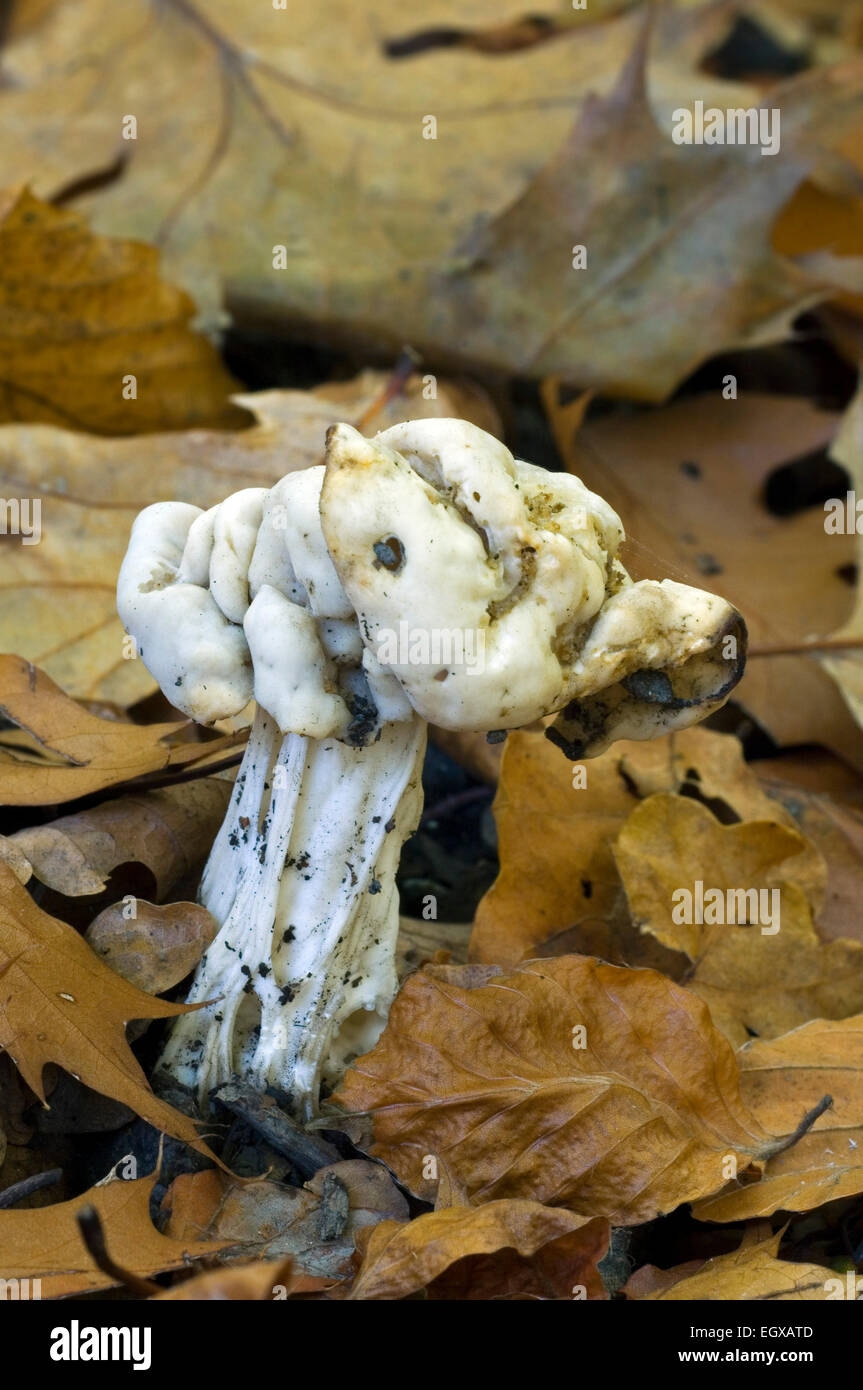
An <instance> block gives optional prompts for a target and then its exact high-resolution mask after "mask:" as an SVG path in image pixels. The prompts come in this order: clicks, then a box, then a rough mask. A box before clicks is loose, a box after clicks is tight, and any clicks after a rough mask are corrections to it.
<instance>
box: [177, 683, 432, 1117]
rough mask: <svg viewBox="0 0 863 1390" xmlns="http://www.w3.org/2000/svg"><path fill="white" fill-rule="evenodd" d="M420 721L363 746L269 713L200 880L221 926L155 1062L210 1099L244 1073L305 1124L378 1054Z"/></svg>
mask: <svg viewBox="0 0 863 1390" xmlns="http://www.w3.org/2000/svg"><path fill="white" fill-rule="evenodd" d="M425 738H426V726H425V723H424V721H423V720H421V719H419V718H418V717H413V718H411V719H408V720H405V721H400V722H393V723H388V724H385V725H384V726H383V728H382V730H381V735H380V738H379V739H378V740H377V741H376V742H375V743H372V744H370V745H369V746H368V747H365V748H353V747H350V746H349V745H347V744H345V743H342V742H340V741H339V740H337V739H335V738H332V739H310V738H304V737H302V736H301V735H298V734H291V733H288V734H285V735H282V734H281V733H280V732H279V729H278V726H277V725H276V723H275V721H274V720H273V719H272V718H271V717H270V716H269V715H268V714H266V713H265V712H264V711H263V710H261V709H259V710H258V712H257V713H256V715H255V720H254V724H253V727H252V733H251V736H250V739H249V743H248V747H247V749H246V754H245V757H244V759H243V762H242V765H241V767H240V771H239V773H238V776H237V781H236V784H235V790H234V795H233V797H232V800H231V805H230V807H229V810H228V813H227V815H226V817H225V821H224V823H223V825H222V828H221V830H220V832H219V835H218V837H217V839H216V842H215V844H214V846H213V851H212V854H211V856H210V860H209V862H208V864H207V868H206V870H205V873H204V878H203V881H202V885H201V901H202V902H203V903H204V904H205V906H206V907H208V908H209V910H210V911H211V912H212V913H213V915H214V916H215V917H216V919H217V921H218V922H219V923H220V931H219V934H218V936H217V937H216V940H215V941H214V942H213V944H212V945H211V946H210V948H209V950H208V951H207V953H206V955H205V957H204V959H203V960H202V962H201V965H200V966H199V968H198V973H197V976H196V978H195V982H194V985H193V987H192V990H191V992H190V994H189V1002H190V1003H200V1002H204V1001H213V1002H211V1003H208V1004H207V1006H206V1007H205V1008H202V1009H200V1010H198V1011H196V1012H194V1013H189V1014H184V1015H182V1016H181V1017H180V1018H178V1019H177V1020H176V1023H175V1025H174V1027H173V1029H172V1032H171V1035H170V1038H169V1041H168V1044H167V1046H166V1048H165V1051H164V1053H163V1055H162V1059H161V1064H160V1065H161V1067H162V1069H163V1070H165V1071H167V1072H169V1073H170V1074H171V1075H172V1076H173V1077H174V1078H175V1079H176V1080H177V1081H179V1082H181V1084H183V1085H184V1086H186V1087H187V1088H189V1089H190V1090H193V1091H194V1092H195V1093H196V1094H197V1097H198V1101H199V1104H201V1105H202V1106H204V1105H205V1104H206V1100H207V1096H208V1093H209V1092H210V1090H211V1089H212V1088H213V1087H214V1086H218V1085H221V1084H223V1083H224V1082H226V1081H228V1080H230V1078H231V1076H232V1075H234V1074H235V1073H237V1072H240V1073H242V1074H243V1075H244V1076H245V1077H246V1078H247V1079H248V1080H250V1081H251V1082H252V1083H253V1084H257V1085H258V1086H259V1087H260V1088H261V1089H265V1088H266V1087H267V1086H277V1087H279V1088H280V1089H282V1090H285V1089H286V1088H288V1087H289V1088H290V1098H291V1103H292V1106H293V1109H294V1112H295V1113H296V1114H297V1115H298V1117H302V1118H304V1119H308V1118H311V1116H313V1115H314V1114H315V1113H316V1110H317V1102H318V1092H319V1088H320V1085H321V1082H330V1081H335V1080H336V1079H337V1078H338V1076H339V1075H340V1074H341V1072H342V1071H343V1069H344V1067H345V1065H346V1063H347V1062H348V1061H349V1060H350V1059H351V1058H352V1057H354V1056H357V1055H359V1054H361V1053H363V1052H365V1051H367V1050H368V1049H369V1048H370V1047H372V1046H373V1045H374V1043H375V1041H376V1040H377V1037H378V1035H379V1033H380V1031H381V1029H382V1028H383V1025H384V1023H385V1021H386V1015H387V1011H388V1009H389V1004H390V1001H391V999H392V998H393V996H394V994H395V992H396V988H397V981H396V973H395V947H396V938H397V935H398V893H397V889H396V870H397V868H398V862H399V856H400V853H401V848H402V844H403V842H404V840H405V839H406V837H407V836H408V835H409V834H410V833H411V832H412V831H413V830H414V829H415V827H416V825H417V823H418V821H419V816H420V812H421V810H422V784H421V773H422V760H423V754H424V751H425Z"/></svg>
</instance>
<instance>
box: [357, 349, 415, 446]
mask: <svg viewBox="0 0 863 1390" xmlns="http://www.w3.org/2000/svg"><path fill="white" fill-rule="evenodd" d="M420 360H421V359H420V356H419V353H417V352H415V351H414V349H413V348H412V347H403V348H402V350H401V352H400V353H399V356H398V359H397V361H396V365H395V366H394V367H393V370H392V372H391V374H390V376H389V378H388V380H387V382H386V384H385V386H384V388H383V390H382V391H379V392H378V394H377V395H376V396H375V398H374V400H373V401H372V402H371V403H370V404H369V405H367V406H366V408H365V410H364V411H363V413H362V415H361V416H360V418H359V420H357V422H356V424H355V425H354V428H355V429H358V430H359V432H360V434H364V433H365V431H366V430H367V429H368V427H369V425H370V424H371V422H372V420H374V418H375V416H376V415H380V413H381V411H382V410H384V409H385V408H386V406H388V405H389V403H390V401H393V400H395V398H396V396H400V395H401V393H402V391H403V390H404V389H405V385H406V383H407V382H408V380H409V379H410V377H411V376H412V375H413V373H414V371H415V370H416V368H417V367H418V365H419V363H420Z"/></svg>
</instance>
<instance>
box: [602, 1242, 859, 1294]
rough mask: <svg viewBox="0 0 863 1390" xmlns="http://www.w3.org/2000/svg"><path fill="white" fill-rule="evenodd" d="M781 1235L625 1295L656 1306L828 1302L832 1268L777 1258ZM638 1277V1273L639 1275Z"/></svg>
mask: <svg viewBox="0 0 863 1390" xmlns="http://www.w3.org/2000/svg"><path fill="white" fill-rule="evenodd" d="M781 1239H782V1232H781V1231H777V1233H776V1235H772V1236H769V1237H768V1238H767V1239H766V1240H763V1241H760V1242H759V1243H758V1244H753V1245H749V1244H744V1245H743V1246H741V1248H740V1249H739V1250H735V1251H733V1252H732V1253H731V1254H730V1255H717V1256H716V1258H715V1259H712V1260H707V1261H706V1263H705V1264H704V1265H702V1267H701V1268H700V1269H699V1270H697V1271H696V1272H695V1273H692V1272H691V1265H690V1264H686V1265H683V1266H681V1268H680V1271H679V1273H680V1278H679V1279H677V1280H675V1281H674V1282H670V1280H671V1278H672V1276H673V1275H674V1273H675V1271H674V1270H668V1271H665V1278H664V1279H663V1280H662V1281H657V1284H658V1286H657V1287H655V1288H654V1289H653V1290H652V1291H650V1292H647V1293H641V1292H638V1290H639V1288H640V1283H634V1284H633V1287H632V1290H630V1285H629V1284H627V1285H626V1287H625V1288H624V1293H625V1294H627V1297H629V1298H635V1299H648V1300H653V1301H654V1302H658V1301H665V1302H678V1301H680V1300H683V1301H684V1302H688V1301H692V1302H696V1301H701V1302H712V1303H717V1302H726V1301H738V1302H739V1301H744V1300H747V1301H749V1300H751V1301H753V1302H755V1301H757V1302H764V1301H769V1302H773V1303H787V1302H793V1301H795V1300H805V1301H808V1302H815V1301H817V1300H819V1299H826V1298H827V1295H828V1293H829V1292H830V1285H829V1283H828V1281H830V1280H833V1279H835V1274H834V1271H833V1270H832V1269H827V1268H826V1267H825V1266H824V1265H816V1264H792V1263H791V1262H790V1261H789V1260H780V1259H777V1253H778V1250H779V1242H780V1241H781ZM638 1272H639V1273H640V1272H641V1271H638Z"/></svg>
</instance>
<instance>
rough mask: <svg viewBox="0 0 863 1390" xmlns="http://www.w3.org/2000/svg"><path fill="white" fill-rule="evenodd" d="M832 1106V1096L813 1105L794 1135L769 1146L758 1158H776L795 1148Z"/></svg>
mask: <svg viewBox="0 0 863 1390" xmlns="http://www.w3.org/2000/svg"><path fill="white" fill-rule="evenodd" d="M832 1104H833V1097H832V1096H822V1097H821V1099H820V1100H819V1102H818V1104H817V1105H813V1107H812V1109H811V1110H809V1111H807V1113H806V1114H805V1115H804V1116H803V1119H802V1120H801V1121H800V1123H799V1125H798V1126H797V1128H796V1129H795V1131H794V1133H793V1134H789V1135H787V1136H786V1138H785V1139H777V1140H776V1142H775V1144H768V1145H767V1147H766V1148H764V1149H762V1150H761V1152H760V1153H759V1155H758V1157H759V1158H775V1157H776V1155H777V1154H781V1153H784V1152H785V1150H786V1149H790V1148H793V1146H794V1145H795V1144H796V1143H798V1142H799V1140H801V1139H802V1138H803V1136H804V1134H806V1133H808V1131H809V1130H810V1129H811V1128H812V1126H813V1125H814V1123H815V1121H816V1120H818V1119H820V1117H821V1116H822V1115H823V1114H824V1111H825V1110H829V1109H830V1107H831V1105H832Z"/></svg>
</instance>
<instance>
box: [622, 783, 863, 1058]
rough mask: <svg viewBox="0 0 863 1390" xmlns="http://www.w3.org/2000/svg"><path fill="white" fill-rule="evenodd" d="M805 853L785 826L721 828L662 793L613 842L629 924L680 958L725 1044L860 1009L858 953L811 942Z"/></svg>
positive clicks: (819, 888)
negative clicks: (683, 958) (680, 954)
mask: <svg viewBox="0 0 863 1390" xmlns="http://www.w3.org/2000/svg"><path fill="white" fill-rule="evenodd" d="M806 850H807V841H806V840H805V839H804V837H803V836H802V835H800V834H799V832H798V831H796V830H791V829H789V828H788V827H787V826H784V825H777V824H774V823H773V822H770V821H747V822H744V823H742V824H740V825H728V826H723V825H720V823H719V821H718V820H717V819H716V817H715V816H714V815H712V813H711V812H710V811H708V810H707V808H706V807H705V806H700V805H699V804H698V803H697V802H695V801H692V800H690V799H689V798H688V797H683V796H667V795H664V794H660V795H657V796H651V797H648V799H647V800H646V801H643V802H642V803H641V805H640V806H638V807H637V808H636V809H635V810H634V811H633V813H632V815H631V816H630V817H629V819H628V821H627V822H626V824H625V825H624V827H623V829H622V830H621V832H620V835H619V836H618V839H617V844H616V846H615V857H616V859H617V864H618V868H619V869H620V875H621V878H622V880H623V884H624V887H625V889H626V893H627V897H628V898H629V905H630V908H631V909H632V914H633V918H634V919H635V921H636V922H638V923H639V924H640V925H641V928H642V930H643V931H648V932H650V933H652V934H653V935H654V936H656V937H658V938H659V940H660V941H661V942H662V943H663V944H664V945H665V946H667V947H669V948H670V949H672V950H677V951H684V952H685V953H686V955H687V956H688V957H689V959H690V960H691V961H692V969H691V971H690V972H689V974H688V975H687V976H686V978H685V980H684V983H685V984H686V985H687V987H688V988H689V989H691V990H693V991H694V993H696V994H698V995H700V996H701V998H702V999H704V1001H705V1002H706V1003H707V1004H708V1006H709V1008H710V1012H711V1015H712V1017H713V1021H714V1023H715V1024H716V1026H717V1027H718V1028H719V1029H720V1030H721V1031H722V1032H723V1033H725V1035H726V1037H728V1038H729V1040H730V1041H731V1042H732V1043H734V1045H735V1046H740V1045H741V1044H742V1043H744V1042H746V1041H747V1039H748V1038H749V1037H751V1036H752V1034H753V1033H755V1034H758V1035H760V1036H766V1037H776V1036H777V1035H778V1034H780V1033H785V1032H787V1031H788V1030H789V1029H791V1028H796V1027H797V1026H798V1025H799V1024H801V1023H806V1022H808V1021H809V1019H812V1018H819V1017H821V1018H844V1017H846V1016H847V1015H849V1014H852V1013H855V1012H857V1011H858V1010H859V1009H861V1008H863V944H861V943H860V942H859V941H843V940H838V941H829V942H825V941H821V940H820V938H819V937H818V934H817V932H816V931H815V927H814V925H813V922H812V909H811V905H810V903H811V899H812V898H813V897H820V896H821V894H822V892H823V865H819V866H818V868H819V869H820V873H819V877H818V879H817V880H816V881H815V882H814V883H813V880H812V878H811V877H810V869H811V867H812V861H811V859H810V858H809V856H808V855H806V854H805V851H806ZM699 884H700V885H701V886H700V888H699ZM683 894H688V895H689V896H688V898H684V897H683ZM699 902H700V910H699ZM699 916H701V917H702V921H701V922H699V921H698V917H699Z"/></svg>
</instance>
